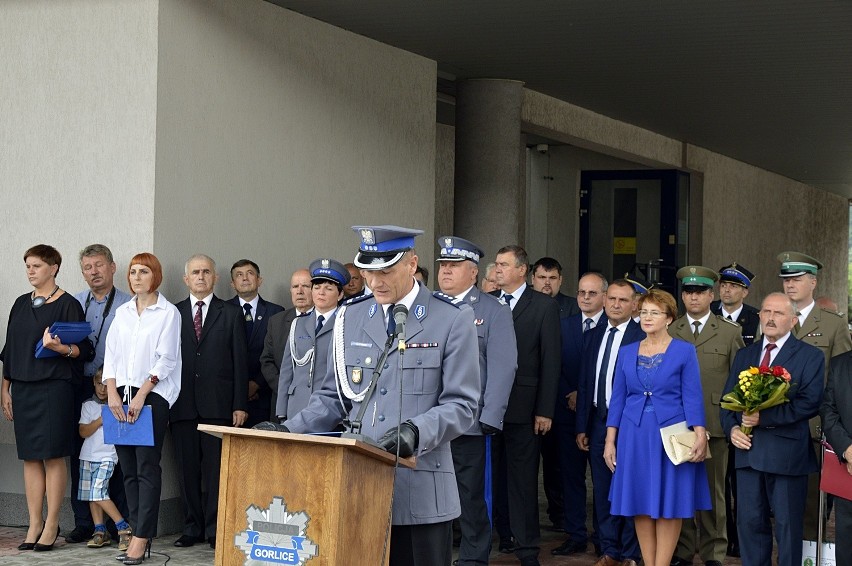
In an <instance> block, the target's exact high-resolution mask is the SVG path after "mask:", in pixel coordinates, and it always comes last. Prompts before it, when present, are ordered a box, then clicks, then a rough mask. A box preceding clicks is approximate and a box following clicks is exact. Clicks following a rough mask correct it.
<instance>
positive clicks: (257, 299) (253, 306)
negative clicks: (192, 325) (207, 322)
mask: <svg viewBox="0 0 852 566" xmlns="http://www.w3.org/2000/svg"><path fill="white" fill-rule="evenodd" d="M211 297H212V295H211ZM237 298H238V299H239V300H240V308H241V309H243V316H245V312H246V303H248V304H250V305H251V310H250V311H249V312H250V313H251V318H252V320H254V319H256V318H257V303H259V302H260V295H255V296H254V298H253V299H252V300H250V301H244V300H243V299H242V297H240V296H239V295H238V296H237ZM197 301H198V300H197V299H196V302H197ZM193 304H195V303H193ZM209 306H210V303H209V302H208V303H207V307H209ZM207 307H205V309H204V310H205V311H206V310H207ZM196 308H197V307H196ZM192 314H195V313H194V312H193V313H192ZM206 314H207V313H206V312H203V313H201V324H202V325H203V324H204V315H206Z"/></svg>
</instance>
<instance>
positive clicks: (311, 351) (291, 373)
mask: <svg viewBox="0 0 852 566" xmlns="http://www.w3.org/2000/svg"><path fill="white" fill-rule="evenodd" d="M338 310H339V309H338ZM337 312H338V311H337V310H335V311H334V313H333V314H332V315H331V316H330V317H328V318H327V319H326V320H325V321H324V322H323V325H322V328H320V331H319V334H317V333H316V324H317V317H316V316H314V314H315V313H314V311H313V310H311V311H308V313H306V314H304V315H302V316H297V317H296V318H294V319H293V322H292V323H290V330H289V331H288V333H287V334H288V336H287V343H286V345H285V346H284V358H283V359H282V361H281V374H280V377H279V379H278V397H277V403H276V405H275V414H276V415H277V416H279V417H284V418H287V416H288V415H289V416H293V415H295V414H296V413H298V412H299V411H301V410H302V409H304V408H305V407H306V406H307V405H308V399H309V398H310V397H311V393H313V392H314V389H315V388H317V387H319V385H320V384H321V383H322V380H323V379H324V378H325V373H326V370H327V369H328V351H329V348H330V346H331V336H332V334H333V332H332V331H333V330H334V319H335V317H336V316H337ZM294 324H295V326H293V325H294ZM290 337H292V338H293V340H292V343H293V345H294V347H295V350H293V349H291V347H290V343H291V340H290ZM306 356H307V359H305V363H304V365H297V364H295V363H294V362H293V359H294V358H295V359H297V360H301V359H304V358H305V357H306Z"/></svg>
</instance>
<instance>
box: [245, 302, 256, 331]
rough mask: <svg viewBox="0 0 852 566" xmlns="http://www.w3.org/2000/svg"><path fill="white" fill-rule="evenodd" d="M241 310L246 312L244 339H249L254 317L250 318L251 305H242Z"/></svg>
mask: <svg viewBox="0 0 852 566" xmlns="http://www.w3.org/2000/svg"><path fill="white" fill-rule="evenodd" d="M243 310H244V311H246V338H251V331H252V330H253V329H254V317H252V316H251V303H246V304H244V305H243Z"/></svg>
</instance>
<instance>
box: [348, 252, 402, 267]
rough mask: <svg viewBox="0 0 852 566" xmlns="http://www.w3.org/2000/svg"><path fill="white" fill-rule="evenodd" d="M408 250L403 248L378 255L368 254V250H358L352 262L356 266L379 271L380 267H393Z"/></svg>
mask: <svg viewBox="0 0 852 566" xmlns="http://www.w3.org/2000/svg"><path fill="white" fill-rule="evenodd" d="M406 251H407V250H403V251H401V252H397V253H395V254H391V255H387V254H384V255H377V254H374V253H372V254H368V253H366V252H358V254H357V255H356V256H355V261H353V262H352V263H354V264H355V267H358V268H360V269H367V270H372V271H378V270H380V269H387V268H388V267H392V266H393V265H394V264H396V263H397V262H398V261H399V260H400V259H402V256H403V255H405V252H406Z"/></svg>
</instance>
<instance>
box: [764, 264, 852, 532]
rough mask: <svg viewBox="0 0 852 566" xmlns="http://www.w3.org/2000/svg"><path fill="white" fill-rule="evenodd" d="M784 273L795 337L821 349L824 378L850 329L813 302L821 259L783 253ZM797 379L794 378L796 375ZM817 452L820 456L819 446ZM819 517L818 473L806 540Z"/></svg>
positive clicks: (850, 345)
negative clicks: (793, 308) (792, 306)
mask: <svg viewBox="0 0 852 566" xmlns="http://www.w3.org/2000/svg"><path fill="white" fill-rule="evenodd" d="M778 261H780V262H781V271H780V273H778V277H780V278H781V280H782V281H783V285H784V293H785V294H786V295H787V296H788V297H790V300H792V301H793V302H794V303H795V304H796V310H797V311H798V312H797V315H796V316H797V317H798V319H799V322H798V323H797V324H796V325H795V326H794V327H793V336H795V337H796V338H798V339H799V340H801V341H802V342H805V343H806V344H810V345H811V346H816V347H817V348H819V349H820V350H821V351H822V353H823V355H824V356H825V376H824V377H825V378H826V379H827V378H828V372H829V370H830V369H831V368H830V367H829V362H830V361H831V358H833V357H835V356H839V355H840V354H843V353H845V352H848V351H850V350H852V339H850V337H849V328H848V326H847V324H846V321H845V320H844V319H843V317H842V316H841V315H839V314H838V313H836V312H834V311H830V310H827V309H821V308H819V307H818V306H816V302H815V301H814V291H815V290H816V286H817V273H818V272H819V270H820V269H822V263H820V261H819V260H817V259H815V258H813V257H811V256H809V255H806V254H803V253H800V252H781V253H780V254H778ZM794 378H795V376H794ZM810 426H811V438H813V440H814V442H815V443H818V442H819V440H820V432H819V431H818V428H819V418H818V417H814V418H812V419H811V422H810ZM815 449H816V450H817V453H819V450H820V446H819V445H816V446H815ZM818 517H819V474H810V475H809V476H808V498H807V507H806V508H805V534H804V536H805V539H806V540H816V538H817V526H818Z"/></svg>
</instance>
